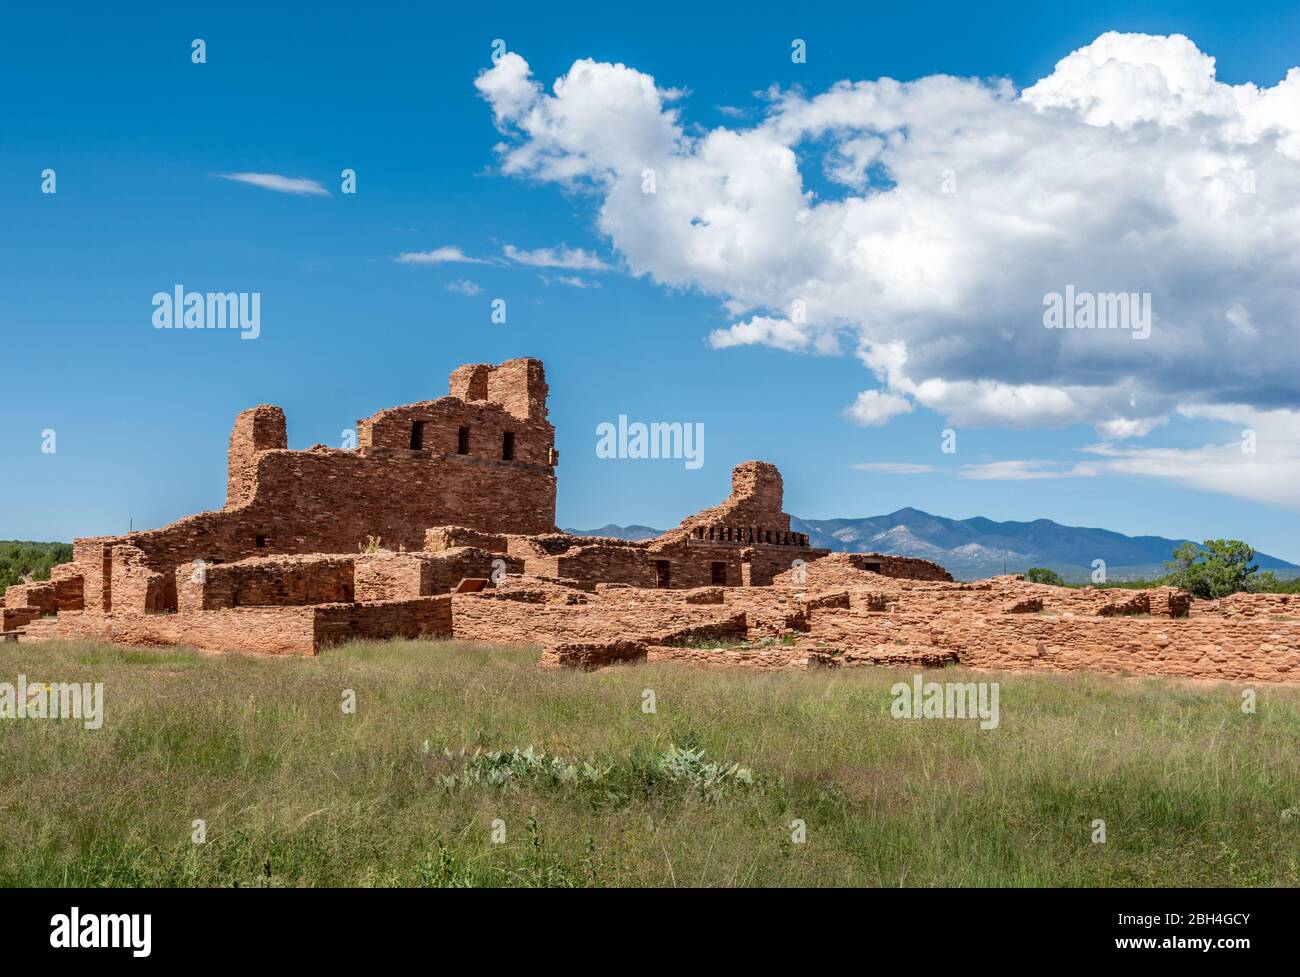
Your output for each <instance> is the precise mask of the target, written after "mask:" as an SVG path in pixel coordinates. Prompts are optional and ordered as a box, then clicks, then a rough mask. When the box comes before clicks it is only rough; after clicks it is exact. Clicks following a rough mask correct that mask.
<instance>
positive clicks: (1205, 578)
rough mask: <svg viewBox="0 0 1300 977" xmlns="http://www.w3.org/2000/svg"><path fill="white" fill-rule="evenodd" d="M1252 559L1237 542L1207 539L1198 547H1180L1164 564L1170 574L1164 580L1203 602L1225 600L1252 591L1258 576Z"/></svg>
mask: <svg viewBox="0 0 1300 977" xmlns="http://www.w3.org/2000/svg"><path fill="white" fill-rule="evenodd" d="M1254 559H1255V550H1254V549H1253V548H1251V547H1250V546H1248V545H1247V544H1246V543H1243V542H1242V541H1241V540H1239V539H1207V540H1206V541H1205V542H1204V543H1202V544H1201V545H1200V546H1197V545H1196V544H1195V543H1184V544H1183V545H1182V546H1180V547H1178V549H1176V550H1174V558H1173V559H1172V560H1169V561H1167V562H1166V563H1165V566H1166V567H1168V568H1169V570H1170V573H1169V576H1168V577H1167V578H1166V579H1167V581H1168V583H1169V584H1170V585H1171V586H1174V587H1181V588H1182V589H1183V590H1186V591H1187V592H1188V593H1190V594H1191V595H1192V596H1193V597H1199V598H1201V599H1203V600H1210V599H1213V598H1215V597H1227V596H1228V595H1229V594H1236V593H1239V592H1241V591H1243V590H1253V589H1254V586H1253V585H1254V584H1255V583H1256V581H1255V579H1254V578H1255V574H1257V573H1258V572H1259V566H1258V565H1257V564H1255V563H1252V562H1251V561H1252V560H1254ZM1269 576H1270V577H1271V576H1272V574H1270V575H1269Z"/></svg>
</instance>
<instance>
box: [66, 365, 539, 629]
mask: <svg viewBox="0 0 1300 977" xmlns="http://www.w3.org/2000/svg"><path fill="white" fill-rule="evenodd" d="M464 370H465V368H462V370H459V371H457V372H456V373H455V374H453V377H452V386H453V388H455V389H456V390H458V391H459V392H461V393H463V394H465V396H467V397H468V396H471V395H473V396H474V399H472V400H466V399H461V398H460V397H456V396H450V397H443V398H441V399H439V400H433V401H426V402H423V403H419V404H409V405H406V406H405V407H397V408H393V409H391V410H384V411H380V412H379V413H377V414H375V415H373V416H372V417H371V418H369V419H367V420H363V421H359V422H358V429H357V438H358V448H357V450H356V451H346V450H341V449H331V448H326V447H324V446H321V445H318V446H316V447H314V448H312V449H310V450H307V451H290V450H288V449H287V448H286V447H285V445H286V433H285V425H284V414H283V412H282V411H280V409H279V408H277V407H271V406H268V405H262V406H260V407H255V408H252V409H251V410H248V411H244V412H243V413H242V414H240V415H239V417H238V418H237V419H236V421H235V425H234V428H233V430H232V432H231V438H230V446H229V451H228V462H229V473H228V479H227V487H226V496H227V507H226V508H224V509H221V510H218V511H214V512H203V513H199V514H197V515H193V516H189V517H187V518H185V519H181V520H179V521H178V522H175V523H172V524H171V525H169V526H165V527H163V528H161V529H157V530H150V531H145V532H138V533H130V534H128V535H124V536H114V537H95V538H87V539H81V540H78V541H77V542H76V544H75V546H74V552H73V560H74V562H75V563H76V564H77V571H76V572H77V575H79V576H80V577H81V579H82V582H83V587H84V601H85V606H86V607H87V608H89V609H92V610H99V611H108V610H112V609H114V607H115V604H114V597H115V595H116V596H117V598H118V602H119V604H118V606H120V607H121V608H124V609H132V610H136V611H139V612H145V611H151V612H152V611H162V610H174V609H175V608H176V596H175V588H174V585H173V581H174V574H175V571H176V568H178V567H181V566H188V565H191V564H192V563H193V561H195V560H203V561H205V562H207V563H210V564H212V563H232V562H236V561H240V560H244V559H247V558H250V557H265V556H273V555H285V554H309V553H355V552H357V551H358V549H359V548H360V547H361V546H362V544H364V543H365V542H366V541H367V539H368V538H369V537H372V536H373V537H379V538H380V539H381V540H382V543H383V545H384V546H386V547H388V548H391V549H399V548H405V549H409V550H418V549H420V548H421V547H423V545H424V541H425V533H426V531H427V530H428V529H429V528H430V527H433V526H439V525H455V526H464V527H467V528H469V529H472V530H477V531H480V532H485V533H518V534H536V533H548V532H554V531H555V467H554V466H555V464H556V462H557V455H556V452H555V432H554V428H552V427H551V425H550V423H549V421H547V419H546V413H547V409H546V395H547V386H546V380H545V375H544V372H543V369H542V364H541V362H540V361H538V360H529V359H523V360H510V361H507V362H506V363H503V364H501V365H500V366H496V367H492V366H486V365H479V366H474V367H471V368H469V372H468V373H465V372H464ZM479 395H481V396H479ZM144 571H150V572H153V573H157V574H159V577H158V579H154V578H151V577H149V576H148V573H146V572H144ZM122 602H125V603H122Z"/></svg>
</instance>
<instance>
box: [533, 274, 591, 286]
mask: <svg viewBox="0 0 1300 977" xmlns="http://www.w3.org/2000/svg"><path fill="white" fill-rule="evenodd" d="M542 284H544V285H568V286H569V287H570V288H600V282H591V281H587V279H585V278H579V277H578V276H577V275H558V276H556V277H555V278H551V277H549V276H547V275H543V276H542Z"/></svg>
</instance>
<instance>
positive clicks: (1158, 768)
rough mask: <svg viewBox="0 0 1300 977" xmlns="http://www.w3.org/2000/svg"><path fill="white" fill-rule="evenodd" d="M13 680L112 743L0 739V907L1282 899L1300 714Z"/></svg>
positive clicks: (188, 666)
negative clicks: (20, 888)
mask: <svg viewBox="0 0 1300 977" xmlns="http://www.w3.org/2000/svg"><path fill="white" fill-rule="evenodd" d="M3 655H4V658H3V660H4V667H3V669H2V670H0V681H7V682H14V681H16V678H17V675H18V674H19V673H20V672H21V673H24V674H26V675H27V676H28V678H29V680H31V681H36V680H42V681H44V680H49V681H89V682H95V681H102V682H103V683H104V685H105V721H104V725H103V728H102V729H99V730H87V729H84V728H83V727H82V725H81V724H80V723H76V722H74V721H71V720H69V721H48V720H45V721H42V720H0V776H3V778H4V783H5V784H6V785H7V788H6V790H5V791H4V792H3V793H2V794H0V884H5V885H61V884H68V885H104V886H142V885H143V886H173V885H221V886H230V885H238V886H333V885H366V886H368V885H404V886H426V885H427V886H470V885H473V886H482V885H527V886H590V885H773V886H786V885H874V886H896V885H912V886H929V885H998V886H1002V885H1030V886H1037V885H1103V886H1105V885H1125V886H1130V885H1137V886H1143V885H1172V886H1182V885H1287V886H1294V885H1297V884H1300V812H1298V813H1297V814H1296V815H1295V816H1284V812H1285V811H1288V810H1295V809H1300V751H1297V749H1296V744H1297V743H1300V689H1296V688H1282V687H1263V686H1261V687H1260V688H1259V689H1258V707H1257V712H1256V713H1255V714H1253V715H1248V714H1243V713H1242V711H1241V709H1240V702H1241V698H1240V690H1239V689H1238V688H1237V687H1234V686H1229V685H1193V684H1187V683H1172V682H1161V681H1156V680H1142V681H1139V680H1133V679H1121V678H1108V677H1102V676H1091V675H1083V674H1073V675H1055V674H1046V673H1044V674H1032V673H1007V674H1002V675H990V674H980V675H975V674H973V673H967V672H964V671H963V670H960V669H950V670H946V671H944V672H943V673H933V674H932V675H930V676H929V677H931V678H937V679H938V680H940V681H954V680H959V679H965V680H970V681H991V680H996V681H999V682H1000V683H1001V702H1000V709H1001V717H1000V718H1001V723H1000V725H999V726H998V728H996V729H992V730H981V729H979V728H978V726H977V724H976V723H975V722H969V721H967V722H963V721H958V720H950V721H937V720H899V719H893V718H891V716H890V713H889V705H890V701H891V698H890V691H889V690H890V686H891V685H892V684H893V683H894V682H896V681H899V680H900V679H903V680H910V673H904V672H899V671H894V670H888V669H853V670H841V671H833V672H809V673H780V674H770V675H767V674H745V673H724V672H710V671H700V670H694V669H690V668H684V667H681V666H675V665H658V666H637V667H631V668H618V669H610V670H606V671H602V672H596V673H581V672H569V671H542V670H538V669H537V668H535V662H536V659H537V653H536V652H534V651H529V650H527V649H524V650H520V649H517V648H498V647H491V646H485V645H472V644H466V643H458V642H386V643H365V644H354V645H350V646H346V647H344V648H340V649H336V650H334V651H330V652H327V653H325V654H324V655H323V656H322V657H320V658H318V659H288V658H283V659H281V658H272V657H254V656H236V655H208V654H202V653H199V652H193V651H187V650H167V651H147V650H138V649H137V650H127V649H122V648H114V647H110V646H106V645H100V644H93V643H80V642H69V643H57V644H56V643H46V644H33V645H25V644H21V643H20V644H18V645H16V646H7V647H6V650H5V652H4V653H3ZM647 689H650V690H653V692H654V694H655V695H654V698H655V705H656V710H655V711H654V712H653V713H648V712H645V711H643V709H642V704H643V701H645V700H644V698H643V692H644V690H647ZM345 690H352V691H353V692H354V693H355V696H356V712H355V713H354V714H347V713H345V712H344V711H343V709H342V708H341V704H342V702H343V701H344V694H345ZM529 746H532V747H533V754H531V756H532V758H533V759H526V758H525V759H521V758H520V757H521V756H524V757H526V756H528V754H526V748H527V747H529ZM515 748H519V750H520V751H521V753H520V754H514V753H513V752H512V751H513V750H514V749H515ZM476 751H477V752H476ZM497 751H501V752H497ZM538 754H545V755H546V756H545V758H544V759H541V760H538V759H537V755H538ZM684 755H685V757H686V758H683V756H684ZM557 764H558V766H557ZM712 764H716V766H713V765H712ZM570 767H571V768H572V769H573V770H574V771H577V772H578V773H576V774H570V773H567V772H560V773H557V772H556V771H557V770H562V771H567V770H569V769H570ZM588 768H589V769H590V770H592V771H596V773H597V774H598V776H595V777H593V776H592V775H589V774H586V773H585V772H584V771H585V770H587V769H588ZM502 771H505V772H504V773H503V772H502ZM727 771H731V773H730V774H727V773H726V772H727ZM702 784H703V785H704V786H701V785H702ZM719 785H721V786H719ZM715 788H716V789H715ZM196 819H201V820H202V821H204V822H205V823H206V832H207V834H206V842H205V843H203V844H195V843H194V842H193V841H192V840H191V836H192V834H193V833H194V831H195V827H194V821H195V820H196ZM1098 819H1100V820H1104V821H1105V825H1106V841H1105V843H1104V844H1094V843H1093V842H1092V836H1093V831H1094V829H1093V822H1094V821H1095V820H1098ZM795 821H801V822H803V824H804V825H805V826H806V841H805V842H804V843H801V844H800V843H795V842H794V841H793V840H792V831H793V830H794V828H793V827H792V822H795ZM494 829H495V830H496V832H497V836H498V838H499V837H500V832H501V830H502V829H504V841H502V842H501V843H494V840H493V832H494Z"/></svg>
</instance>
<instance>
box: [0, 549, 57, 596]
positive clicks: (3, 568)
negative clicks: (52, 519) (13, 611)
mask: <svg viewBox="0 0 1300 977" xmlns="http://www.w3.org/2000/svg"><path fill="white" fill-rule="evenodd" d="M71 559H72V544H71V543H28V542H23V541H21V540H0V592H3V591H4V589H5V588H6V587H8V586H10V585H12V584H16V583H22V582H23V577H25V576H26V577H30V578H31V579H32V580H48V579H49V578H50V568H51V567H53V566H54V565H55V564H58V563H67V562H68V561H69V560H71Z"/></svg>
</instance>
